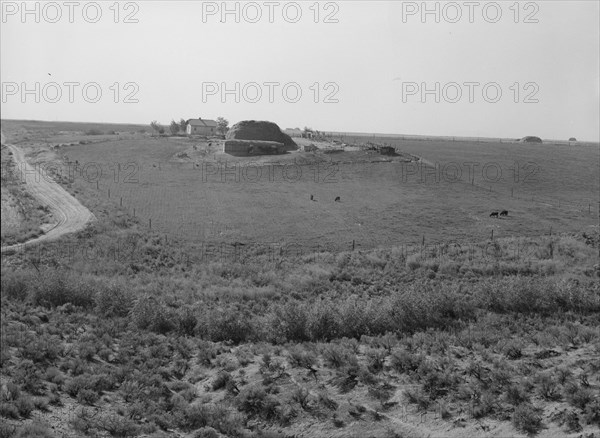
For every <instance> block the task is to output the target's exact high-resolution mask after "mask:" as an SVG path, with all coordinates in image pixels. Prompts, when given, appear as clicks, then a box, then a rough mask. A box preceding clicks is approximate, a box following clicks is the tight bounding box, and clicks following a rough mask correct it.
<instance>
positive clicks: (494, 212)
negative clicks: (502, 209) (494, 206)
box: [490, 211, 498, 217]
mask: <svg viewBox="0 0 600 438" xmlns="http://www.w3.org/2000/svg"><path fill="white" fill-rule="evenodd" d="M490 217H498V212H497V211H492V212H491V213H490Z"/></svg>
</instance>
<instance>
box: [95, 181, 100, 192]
mask: <svg viewBox="0 0 600 438" xmlns="http://www.w3.org/2000/svg"><path fill="white" fill-rule="evenodd" d="M99 188H100V186H98V180H96V190H98V189H99Z"/></svg>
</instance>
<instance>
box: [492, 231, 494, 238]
mask: <svg viewBox="0 0 600 438" xmlns="http://www.w3.org/2000/svg"><path fill="white" fill-rule="evenodd" d="M492 240H494V229H493V228H492Z"/></svg>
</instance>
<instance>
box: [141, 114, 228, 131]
mask: <svg viewBox="0 0 600 438" xmlns="http://www.w3.org/2000/svg"><path fill="white" fill-rule="evenodd" d="M186 126H187V121H186V120H185V119H179V122H176V121H175V120H171V124H170V125H169V131H171V135H177V134H179V133H185V129H186ZM150 127H151V128H152V129H153V130H154V131H155V132H156V133H157V134H164V133H165V132H166V129H165V127H164V126H163V125H161V124H160V123H158V122H157V121H156V120H153V121H152V122H150ZM228 129H229V121H228V120H227V119H225V118H223V117H217V131H218V132H219V133H220V134H222V135H225V134H226V133H227V130H228Z"/></svg>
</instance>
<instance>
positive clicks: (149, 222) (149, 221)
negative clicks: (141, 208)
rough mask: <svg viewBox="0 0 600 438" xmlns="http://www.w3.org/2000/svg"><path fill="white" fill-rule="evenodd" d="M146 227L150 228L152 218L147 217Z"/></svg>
mask: <svg viewBox="0 0 600 438" xmlns="http://www.w3.org/2000/svg"><path fill="white" fill-rule="evenodd" d="M148 228H152V218H149V219H148Z"/></svg>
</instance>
